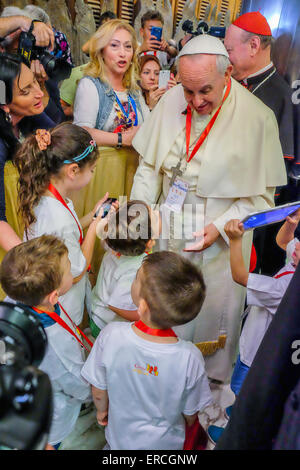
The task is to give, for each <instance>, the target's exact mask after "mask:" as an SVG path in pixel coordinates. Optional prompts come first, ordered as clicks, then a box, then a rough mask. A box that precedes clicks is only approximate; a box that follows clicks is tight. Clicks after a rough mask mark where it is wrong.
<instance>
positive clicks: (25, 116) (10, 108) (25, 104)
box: [0, 54, 54, 260]
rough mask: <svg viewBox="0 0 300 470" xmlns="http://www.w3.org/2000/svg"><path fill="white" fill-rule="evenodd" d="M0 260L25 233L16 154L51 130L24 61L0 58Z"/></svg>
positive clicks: (5, 57) (0, 56)
mask: <svg viewBox="0 0 300 470" xmlns="http://www.w3.org/2000/svg"><path fill="white" fill-rule="evenodd" d="M0 80H1V82H0V84H1V88H0V99H1V104H0V260H1V259H2V257H3V254H4V253H3V251H2V250H1V248H2V249H3V250H5V251H8V250H9V249H10V248H12V247H13V246H15V245H17V244H18V243H20V242H21V240H20V238H19V236H21V234H22V232H23V228H22V227H21V226H20V222H19V219H18V217H17V180H18V173H17V170H16V168H15V167H14V166H13V164H12V161H11V160H12V159H13V156H14V153H15V151H16V149H17V147H18V144H19V142H20V141H21V140H22V139H23V137H24V136H25V135H27V134H28V133H30V132H32V131H33V130H35V129H36V128H38V127H46V128H49V127H52V126H54V123H53V121H51V119H50V118H48V116H47V115H45V113H43V111H44V105H43V102H42V98H43V92H42V91H41V89H40V87H39V84H38V83H37V81H36V79H35V78H34V75H33V73H32V72H31V70H30V68H28V67H27V66H26V65H25V64H24V63H23V61H22V58H21V57H19V56H16V55H12V54H0Z"/></svg>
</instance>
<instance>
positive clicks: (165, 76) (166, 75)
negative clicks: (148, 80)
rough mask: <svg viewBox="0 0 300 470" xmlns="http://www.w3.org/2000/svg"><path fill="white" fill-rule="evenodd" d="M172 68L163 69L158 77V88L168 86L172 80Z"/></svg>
mask: <svg viewBox="0 0 300 470" xmlns="http://www.w3.org/2000/svg"><path fill="white" fill-rule="evenodd" d="M170 73H171V72H170V70H161V71H160V72H159V78H158V88H167V86H168V81H169V80H170Z"/></svg>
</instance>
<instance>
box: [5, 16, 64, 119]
mask: <svg viewBox="0 0 300 470" xmlns="http://www.w3.org/2000/svg"><path fill="white" fill-rule="evenodd" d="M19 12H20V13H22V12H23V11H22V10H21V9H19V8H17V7H6V8H5V9H4V10H3V12H2V15H1V18H0V34H1V32H2V34H3V35H4V36H5V37H4V38H2V41H1V43H0V47H2V50H3V51H6V52H9V53H13V54H16V53H21V55H23V56H24V57H25V58H26V59H27V60H28V59H29V60H30V68H31V70H32V72H33V73H34V75H35V77H36V79H37V80H38V82H39V85H40V87H41V89H42V91H43V93H44V98H43V104H44V107H45V113H46V114H47V116H48V117H49V118H50V119H51V120H52V121H53V123H54V124H58V123H60V122H61V121H62V120H63V119H64V113H63V110H62V108H61V104H60V96H59V89H58V84H57V82H58V80H57V79H55V78H53V77H52V76H51V77H49V76H48V75H47V73H46V71H45V68H44V66H43V65H42V63H41V62H40V61H39V60H36V59H33V56H34V54H33V49H34V48H35V47H39V48H41V51H43V49H44V54H46V55H49V52H47V51H51V50H52V49H53V46H54V34H53V30H52V28H50V27H49V26H48V25H46V24H45V23H43V22H41V21H36V20H35V21H33V20H32V18H30V17H28V16H22V15H21V14H20V15H19V14H17V15H16V14H15V13H19ZM24 14H25V12H24ZM24 35H26V38H25V39H24V38H23V36H24ZM23 48H24V50H23ZM46 49H47V51H46ZM50 57H51V56H50ZM47 60H48V59H47ZM53 60H55V59H54V58H53ZM69 67H70V66H69ZM70 69H71V67H70Z"/></svg>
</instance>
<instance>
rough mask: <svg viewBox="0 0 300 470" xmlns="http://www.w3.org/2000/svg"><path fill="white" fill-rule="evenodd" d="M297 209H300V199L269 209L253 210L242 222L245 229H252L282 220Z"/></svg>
mask: <svg viewBox="0 0 300 470" xmlns="http://www.w3.org/2000/svg"><path fill="white" fill-rule="evenodd" d="M297 209H300V201H297V202H291V203H290V204H284V205H283V206H277V207H274V208H273V209H269V210H267V211H261V212H253V213H252V214H249V215H247V217H245V218H244V219H243V220H242V221H241V222H242V223H243V225H244V229H245V230H251V229H254V228H257V227H262V226H263V225H269V224H275V223H276V222H281V221H282V220H284V219H285V218H286V217H287V216H288V215H291V214H293V213H294V212H296V210H297Z"/></svg>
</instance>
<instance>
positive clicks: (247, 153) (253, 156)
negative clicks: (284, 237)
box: [131, 79, 286, 382]
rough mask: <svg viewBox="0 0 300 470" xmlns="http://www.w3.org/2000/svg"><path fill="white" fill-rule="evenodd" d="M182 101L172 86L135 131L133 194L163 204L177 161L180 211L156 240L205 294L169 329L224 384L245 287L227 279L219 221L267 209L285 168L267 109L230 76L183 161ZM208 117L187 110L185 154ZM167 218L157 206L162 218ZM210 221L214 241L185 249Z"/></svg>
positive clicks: (247, 244)
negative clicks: (184, 261)
mask: <svg viewBox="0 0 300 470" xmlns="http://www.w3.org/2000/svg"><path fill="white" fill-rule="evenodd" d="M186 106H187V103H186V100H185V98H184V93H183V88H182V86H181V85H178V86H176V87H174V88H172V89H171V90H170V91H168V92H167V93H166V94H165V95H164V96H163V98H162V99H161V100H160V102H159V103H158V104H157V105H156V107H155V108H154V111H152V113H151V115H150V116H148V118H147V119H146V121H145V122H144V123H143V125H142V127H141V129H140V130H139V131H138V132H137V134H136V136H135V138H134V140H133V146H134V148H135V149H136V150H137V151H138V152H139V154H140V155H141V161H140V165H139V167H138V169H137V172H136V175H135V178H134V183H133V187H132V192H131V199H140V200H143V201H145V202H147V203H148V204H155V203H157V202H159V203H160V204H163V203H164V201H165V200H166V197H167V195H168V192H169V188H170V178H171V176H172V171H171V168H172V167H175V166H176V165H177V163H178V161H179V160H180V159H182V166H181V169H183V170H184V172H183V175H182V179H184V180H185V181H187V182H188V183H189V190H188V193H187V196H186V199H185V201H184V204H185V206H184V211H181V213H179V214H176V213H174V212H173V213H172V214H173V215H172V216H171V223H168V222H166V223H165V224H164V225H165V227H166V226H169V227H170V237H168V238H169V239H162V240H160V243H159V249H161V250H163V249H164V250H166V249H167V250H171V251H176V252H178V253H179V254H181V255H184V256H186V257H187V258H189V259H190V260H191V261H192V262H194V263H195V264H196V265H197V266H198V267H199V268H200V269H201V270H202V273H203V276H204V280H205V283H206V288H207V293H206V299H205V302H204V304H203V307H202V309H201V312H200V313H199V315H198V316H197V317H196V318H195V319H194V320H193V321H192V322H190V323H188V324H187V325H184V326H180V327H177V328H175V330H176V332H177V334H179V336H181V337H182V338H184V339H187V340H190V341H193V342H194V343H195V344H196V345H198V347H199V348H200V349H201V350H202V352H203V354H204V355H205V361H206V370H207V373H208V376H209V377H211V378H213V379H216V380H220V381H223V382H227V381H229V380H230V376H231V372H232V366H233V363H234V361H235V359H236V354H237V345H238V338H239V332H240V319H241V314H242V312H243V307H244V300H245V289H244V288H243V287H241V286H239V285H237V284H236V283H234V282H233V280H232V277H231V271H230V262H229V241H228V238H227V236H226V234H225V233H224V225H225V223H226V222H227V221H228V220H230V219H243V218H244V217H245V216H246V215H248V214H249V213H251V212H254V211H257V210H263V209H267V208H270V207H273V206H274V202H273V199H274V191H275V187H276V186H282V185H285V184H286V171H285V166H284V160H283V155H282V150H281V145H280V141H279V134H278V126H277V122H276V119H275V116H274V114H273V111H271V110H270V109H269V108H268V107H267V106H265V105H264V104H263V103H262V102H261V101H260V100H258V99H257V98H256V97H255V96H253V95H252V94H251V93H249V91H248V90H246V89H245V88H244V87H242V86H241V85H239V84H238V83H237V82H236V81H235V80H233V79H232V86H231V91H230V94H229V96H228V98H227V99H226V101H225V102H224V104H223V106H222V109H221V112H220V114H219V116H218V117H217V120H216V122H215V124H214V126H213V128H212V130H211V132H210V133H209V135H208V137H207V138H206V140H205V141H204V143H203V145H202V146H201V147H200V149H199V150H198V152H197V153H196V155H195V157H194V158H193V159H192V160H191V162H190V163H188V164H187V165H186V163H185V157H186V152H185V124H186V116H185V115H184V114H182V113H183V112H184V111H185V109H186ZM211 117H212V116H211V115H210V116H204V117H203V116H198V115H197V113H195V112H193V115H192V129H191V140H190V142H191V147H190V151H191V149H192V148H193V147H194V145H195V142H196V141H197V138H198V137H199V136H200V135H201V133H202V131H203V130H204V129H205V127H206V126H207V124H208V122H209V121H210V119H211ZM196 214H197V217H196ZM168 215H169V213H168V211H167V210H166V209H165V208H163V209H162V216H163V222H165V221H166V220H167V219H168ZM173 217H174V219H173ZM183 220H184V228H183V235H182V236H180V234H178V233H177V234H176V233H175V235H174V233H173V232H174V230H173V226H176V230H177V231H178V227H180V226H183ZM210 223H214V224H215V226H216V227H217V229H218V230H219V232H220V236H219V238H218V239H217V241H216V242H215V243H214V244H213V245H211V246H210V247H209V248H207V249H206V250H205V251H203V252H201V253H184V252H183V251H182V250H183V248H184V247H185V246H186V243H187V242H189V243H190V242H191V241H192V240H191V238H192V235H191V232H192V231H196V230H200V229H201V228H203V227H204V226H206V225H208V224H210ZM164 236H165V234H164V233H163V237H164ZM251 243H252V234H251V233H249V232H248V233H246V234H245V236H244V238H243V252H244V257H245V261H246V263H247V265H248V264H249V260H250V252H251Z"/></svg>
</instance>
